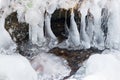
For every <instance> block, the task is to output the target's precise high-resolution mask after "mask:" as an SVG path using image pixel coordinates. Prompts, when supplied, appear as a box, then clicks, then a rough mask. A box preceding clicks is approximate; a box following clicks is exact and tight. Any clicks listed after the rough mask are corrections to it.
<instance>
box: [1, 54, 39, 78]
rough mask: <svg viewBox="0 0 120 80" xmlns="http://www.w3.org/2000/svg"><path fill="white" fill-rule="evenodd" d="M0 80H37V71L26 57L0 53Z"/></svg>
mask: <svg viewBox="0 0 120 80" xmlns="http://www.w3.org/2000/svg"><path fill="white" fill-rule="evenodd" d="M0 80H37V73H36V72H35V71H34V70H33V68H32V67H31V65H30V63H29V62H28V60H27V59H26V58H24V57H22V56H20V55H2V54H0Z"/></svg>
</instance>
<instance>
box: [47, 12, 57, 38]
mask: <svg viewBox="0 0 120 80" xmlns="http://www.w3.org/2000/svg"><path fill="white" fill-rule="evenodd" d="M50 22H51V14H49V13H47V12H46V13H45V30H46V34H47V35H48V37H49V38H51V39H54V40H56V39H57V38H56V36H55V34H54V33H53V32H52V29H51V23H50Z"/></svg>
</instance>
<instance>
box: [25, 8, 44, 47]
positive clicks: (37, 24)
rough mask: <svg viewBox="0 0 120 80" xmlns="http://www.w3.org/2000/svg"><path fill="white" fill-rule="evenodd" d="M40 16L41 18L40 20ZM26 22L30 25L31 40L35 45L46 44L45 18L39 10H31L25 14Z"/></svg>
mask: <svg viewBox="0 0 120 80" xmlns="http://www.w3.org/2000/svg"><path fill="white" fill-rule="evenodd" d="M38 16H39V17H40V18H38ZM25 20H26V22H27V23H29V25H30V26H29V39H30V41H31V42H32V43H33V44H38V45H40V46H42V45H43V43H44V42H45V37H44V32H43V26H44V16H43V14H42V13H41V12H40V11H39V10H38V11H35V10H34V9H30V10H28V11H27V12H26V14H25Z"/></svg>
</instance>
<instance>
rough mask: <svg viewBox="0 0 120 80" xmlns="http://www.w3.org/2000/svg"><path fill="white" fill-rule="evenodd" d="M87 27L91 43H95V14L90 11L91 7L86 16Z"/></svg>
mask: <svg viewBox="0 0 120 80" xmlns="http://www.w3.org/2000/svg"><path fill="white" fill-rule="evenodd" d="M85 22H86V27H85V31H86V33H87V35H88V36H89V40H90V44H91V45H92V44H93V41H94V40H93V39H94V38H93V37H94V16H93V15H92V14H91V13H90V9H88V13H87V15H86V18H85Z"/></svg>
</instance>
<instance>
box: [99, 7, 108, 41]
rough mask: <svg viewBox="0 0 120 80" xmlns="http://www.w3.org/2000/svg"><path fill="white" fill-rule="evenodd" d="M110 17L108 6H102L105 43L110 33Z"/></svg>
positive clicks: (102, 26)
mask: <svg viewBox="0 0 120 80" xmlns="http://www.w3.org/2000/svg"><path fill="white" fill-rule="evenodd" d="M108 19H109V14H108V9H107V8H102V12H101V29H102V31H103V33H104V38H105V39H104V43H105V42H106V39H107V35H108Z"/></svg>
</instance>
